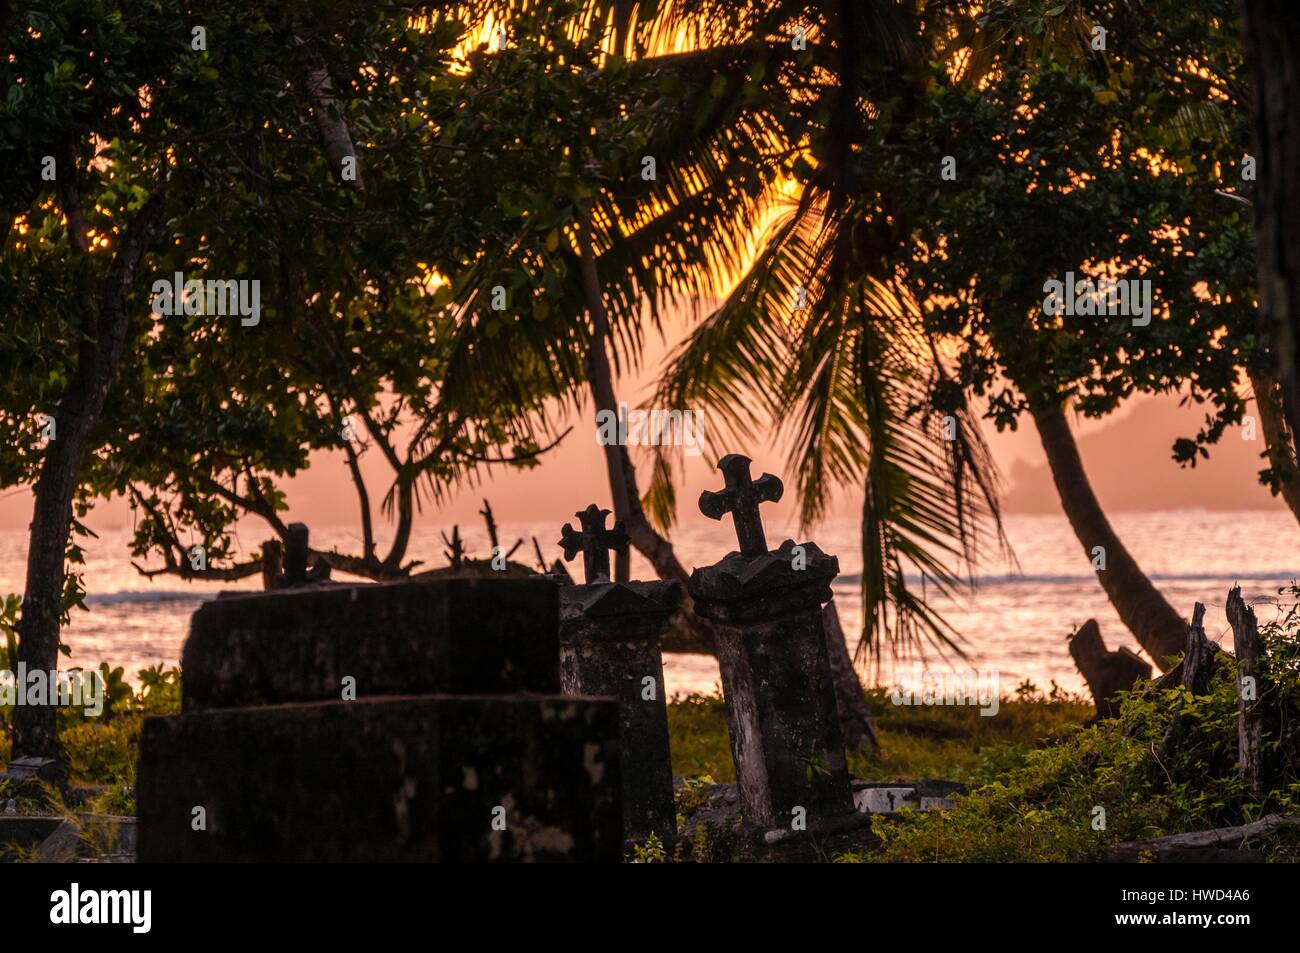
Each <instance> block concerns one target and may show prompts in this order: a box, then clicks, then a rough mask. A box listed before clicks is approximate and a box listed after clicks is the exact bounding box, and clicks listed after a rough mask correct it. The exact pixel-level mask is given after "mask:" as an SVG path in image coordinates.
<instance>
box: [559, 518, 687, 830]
mask: <svg viewBox="0 0 1300 953" xmlns="http://www.w3.org/2000/svg"><path fill="white" fill-rule="evenodd" d="M576 515H577V516H578V518H579V520H580V521H581V526H582V529H581V531H575V530H574V529H573V527H572V526H571V525H570V524H568V523H566V524H565V525H564V528H563V530H562V531H561V539H560V545H561V546H562V547H563V548H564V555H565V559H566V560H572V559H573V558H574V557H575V556H576V555H577V554H578V553H579V552H581V553H582V555H583V562H584V566H585V578H586V580H587V582H586V584H585V585H578V586H564V587H563V588H562V589H561V590H560V678H561V682H562V685H563V689H564V691H565V693H566V694H572V695H601V696H613V697H615V698H617V699H618V710H619V727H620V730H621V733H622V739H623V758H622V773H623V835H624V837H625V838H626V839H627V840H629V841H643V840H645V839H646V838H647V837H648V836H649V835H650V834H655V835H657V836H658V837H659V839H660V840H661V841H662V842H663V843H668V842H669V841H671V840H673V839H674V838H675V837H676V835H677V810H676V806H675V804H674V801H673V776H672V760H671V757H670V753H669V747H668V709H667V704H666V699H665V698H664V672H663V657H662V654H661V652H660V648H659V639H660V636H662V635H663V633H664V631H665V630H666V629H667V627H668V622H669V619H670V618H671V617H672V615H673V613H674V612H676V611H677V609H678V607H679V606H680V605H681V601H682V587H681V584H680V583H678V582H676V581H675V580H670V581H667V582H627V583H623V582H610V581H609V550H610V549H616V550H623V549H626V547H627V544H628V538H627V534H626V532H624V530H623V526H622V524H621V523H618V524H616V525H615V526H614V528H613V529H612V530H611V529H606V528H605V519H606V517H607V516H608V515H609V511H608V510H601V509H598V508H597V507H596V505H595V504H594V503H593V504H592V505H591V506H589V507H587V509H586V510H583V511H582V512H580V513H578V514H576Z"/></svg>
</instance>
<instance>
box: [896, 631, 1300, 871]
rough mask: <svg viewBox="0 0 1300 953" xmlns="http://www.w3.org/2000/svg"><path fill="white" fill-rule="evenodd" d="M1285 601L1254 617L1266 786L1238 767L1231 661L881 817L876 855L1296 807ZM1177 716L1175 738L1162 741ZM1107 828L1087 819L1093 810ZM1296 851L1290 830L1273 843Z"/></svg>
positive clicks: (1297, 688)
mask: <svg viewBox="0 0 1300 953" xmlns="http://www.w3.org/2000/svg"><path fill="white" fill-rule="evenodd" d="M1296 621H1297V620H1296V614H1295V611H1294V610H1292V611H1291V612H1290V613H1288V614H1287V615H1286V616H1285V617H1284V618H1282V619H1281V620H1279V621H1278V622H1275V623H1272V624H1269V625H1266V626H1263V627H1262V629H1261V637H1262V640H1263V643H1264V646H1265V651H1264V653H1263V671H1262V675H1261V678H1260V684H1261V686H1263V690H1262V691H1261V696H1260V698H1261V704H1262V705H1263V706H1264V708H1265V710H1266V711H1267V712H1269V716H1268V720H1267V721H1266V724H1265V727H1264V757H1265V761H1266V764H1267V766H1268V771H1269V790H1268V793H1267V794H1266V795H1264V796H1263V797H1258V798H1256V797H1254V796H1252V795H1251V794H1250V793H1249V791H1248V790H1247V789H1246V787H1245V785H1244V784H1243V783H1242V781H1241V778H1240V777H1239V775H1238V773H1237V692H1236V685H1235V677H1234V672H1233V668H1232V666H1231V665H1230V664H1220V665H1218V667H1217V669H1216V672H1215V675H1214V678H1213V680H1212V682H1211V685H1210V690H1209V693H1208V694H1206V695H1201V696H1192V695H1189V694H1188V693H1187V692H1186V691H1185V690H1183V689H1182V688H1176V689H1172V690H1169V691H1164V692H1157V691H1154V690H1147V691H1142V690H1138V691H1134V692H1130V693H1128V694H1127V695H1126V696H1125V698H1124V701H1123V705H1122V710H1121V713H1120V716H1119V717H1118V718H1116V719H1113V720H1109V721H1102V722H1100V723H1098V724H1096V725H1095V726H1093V727H1090V728H1084V729H1081V730H1079V731H1077V732H1075V733H1073V734H1072V735H1071V736H1070V737H1068V738H1067V739H1065V740H1064V741H1062V742H1061V743H1059V744H1056V745H1052V746H1050V747H1047V748H1044V749H1042V750H1038V751H1033V752H1031V753H1030V754H1029V755H1028V756H1027V758H1026V760H1025V763H1024V765H1023V766H1021V767H1018V768H1016V769H1014V770H1011V771H1010V772H1008V773H1007V774H1006V775H1005V776H1003V777H1002V778H1000V779H999V780H997V781H994V782H993V783H990V784H987V785H986V786H984V787H982V788H979V789H978V790H976V791H973V792H972V793H971V794H970V796H969V797H966V798H963V799H961V800H960V801H959V802H958V806H957V807H956V808H955V809H954V810H952V811H947V812H943V813H931V814H913V815H911V816H909V817H908V818H907V819H906V820H905V821H904V822H902V823H900V824H897V825H891V824H886V823H879V824H877V825H876V829H877V832H878V833H879V834H880V835H881V837H882V838H884V840H885V849H884V851H883V853H882V854H881V855H880V856H879V859H881V860H895V861H1078V860H1096V859H1099V858H1101V857H1103V856H1104V855H1105V853H1106V851H1107V849H1108V848H1110V847H1112V846H1113V845H1115V844H1117V843H1119V842H1122V841H1131V840H1143V839H1147V838H1152V837H1159V836H1163V835H1166V834H1177V833H1184V832H1189V831H1198V830H1206V829H1209V828H1215V827H1229V826H1235V825H1239V824H1245V823H1249V822H1251V821H1254V820H1258V819H1259V818H1260V817H1262V816H1264V815H1266V814H1269V813H1274V812H1277V813H1284V814H1295V813H1297V812H1300V732H1297V731H1296V728H1295V720H1296V718H1297V716H1300V636H1298V635H1297V627H1296ZM1175 720H1178V722H1179V734H1178V738H1179V742H1178V744H1177V745H1175V746H1173V747H1172V748H1170V747H1167V746H1164V745H1163V739H1164V736H1165V733H1166V731H1167V730H1168V729H1169V727H1170V725H1171V724H1172V723H1173V722H1174V721H1175ZM1098 807H1101V808H1103V809H1104V811H1105V829H1104V830H1096V829H1094V817H1095V809H1096V808H1098ZM1270 843H1271V845H1272V849H1273V855H1274V856H1276V857H1277V858H1279V859H1281V858H1291V859H1295V858H1296V857H1300V847H1297V845H1296V844H1295V843H1294V838H1291V839H1287V838H1286V837H1282V838H1279V839H1278V840H1277V841H1276V842H1270Z"/></svg>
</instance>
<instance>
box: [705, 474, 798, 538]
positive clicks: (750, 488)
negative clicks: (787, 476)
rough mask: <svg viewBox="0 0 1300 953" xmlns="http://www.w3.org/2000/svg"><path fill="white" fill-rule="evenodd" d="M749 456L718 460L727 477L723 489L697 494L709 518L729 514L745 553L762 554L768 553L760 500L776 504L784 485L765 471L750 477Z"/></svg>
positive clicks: (719, 517)
mask: <svg viewBox="0 0 1300 953" xmlns="http://www.w3.org/2000/svg"><path fill="white" fill-rule="evenodd" d="M751 462H752V461H751V460H750V459H749V457H744V456H741V455H740V454H738V453H729V454H727V455H726V456H725V457H723V458H722V459H721V460H719V461H718V469H719V470H721V471H722V474H723V476H724V477H725V478H726V484H727V486H726V489H723V490H718V491H716V492H715V491H713V490H705V491H704V492H703V493H701V494H700V512H701V513H703V514H704V515H705V516H707V517H708V518H709V519H711V520H720V519H722V517H723V515H724V514H726V513H730V514H731V519H732V522H734V523H735V524H736V538H737V539H738V540H739V541H740V552H741V555H744V556H762V555H763V554H764V553H766V552H767V537H766V536H765V535H764V534H763V521H762V520H761V519H760V518H759V515H758V505H759V504H760V503H775V502H776V501H777V500H779V499H781V494H782V493H783V492H785V486H784V485H783V484H782V483H781V480H780V478H778V477H774V476H772V474H770V473H764V474H763V475H762V476H761V477H759V478H758V479H757V480H751V479H750V477H749V464H750V463H751Z"/></svg>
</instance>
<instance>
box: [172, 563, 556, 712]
mask: <svg viewBox="0 0 1300 953" xmlns="http://www.w3.org/2000/svg"><path fill="white" fill-rule="evenodd" d="M558 619H559V599H558V596H557V593H556V591H555V586H554V585H553V584H552V583H550V582H548V581H547V580H545V579H543V578H541V577H536V578H530V579H519V578H511V579H491V580H485V579H457V578H445V579H429V580H409V581H402V582H394V583H380V584H365V585H348V586H328V587H307V588H301V589H285V590H278V591H275V592H269V593H248V594H244V593H239V594H233V593H232V594H230V595H228V596H223V597H222V598H218V599H215V600H213V601H211V602H208V603H205V604H204V605H203V606H201V607H200V608H199V610H198V611H197V612H195V613H194V618H193V620H192V621H191V623H190V635H189V638H188V639H187V640H186V642H185V648H184V651H183V654H182V656H181V668H182V670H183V671H184V673H185V679H184V688H183V695H182V705H183V710H184V711H186V712H189V711H199V710H202V709H205V708H237V707H241V706H245V705H275V704H280V703H284V702H299V701H333V700H337V699H340V698H341V697H342V691H343V688H344V680H345V679H348V678H350V679H353V680H354V681H353V683H352V684H353V686H354V688H355V697H358V698H361V697H369V696H373V695H396V694H426V693H431V692H446V693H457V694H481V693H501V692H516V691H528V692H539V693H542V694H555V693H558V692H559V690H560V672H559V661H558V660H559V621H558Z"/></svg>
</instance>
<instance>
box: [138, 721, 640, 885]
mask: <svg viewBox="0 0 1300 953" xmlns="http://www.w3.org/2000/svg"><path fill="white" fill-rule="evenodd" d="M618 752H619V738H618V713H617V708H616V706H615V705H614V704H613V703H612V702H609V701H596V700H592V699H585V698H564V697H557V698H530V697H522V696H509V695H499V696H487V695H484V696H407V697H401V696H397V697H389V698H377V699H362V700H358V701H355V702H326V703H317V704H294V705H279V706H269V707H259V708H238V709H228V710H223V711H209V712H203V713H201V714H196V715H177V716H171V717H167V718H150V719H148V720H147V721H146V723H145V727H144V731H143V735H142V739H141V759H140V769H139V778H138V803H139V818H140V831H139V859H140V860H141V861H143V862H153V861H160V862H175V861H208V862H211V861H258V862H283V861H336V862H337V861H443V862H483V861H512V860H531V861H555V860H566V861H600V860H608V861H617V860H618V859H619V858H620V856H621V852H622V825H621V822H620V802H621V796H620V789H621V783H622V782H621V778H620V775H619V757H618Z"/></svg>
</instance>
